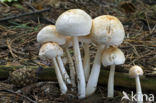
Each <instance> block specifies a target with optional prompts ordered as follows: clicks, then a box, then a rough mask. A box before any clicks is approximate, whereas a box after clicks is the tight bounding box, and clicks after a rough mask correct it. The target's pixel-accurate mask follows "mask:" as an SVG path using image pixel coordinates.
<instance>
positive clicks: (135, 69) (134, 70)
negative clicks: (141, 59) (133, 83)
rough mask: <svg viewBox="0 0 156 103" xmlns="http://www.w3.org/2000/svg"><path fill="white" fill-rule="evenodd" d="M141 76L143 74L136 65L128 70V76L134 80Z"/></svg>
mask: <svg viewBox="0 0 156 103" xmlns="http://www.w3.org/2000/svg"><path fill="white" fill-rule="evenodd" d="M143 74H144V72H143V70H142V68H141V67H140V66H137V65H135V66H132V67H131V68H130V70H129V75H130V76H131V77H133V78H135V77H136V76H141V75H143Z"/></svg>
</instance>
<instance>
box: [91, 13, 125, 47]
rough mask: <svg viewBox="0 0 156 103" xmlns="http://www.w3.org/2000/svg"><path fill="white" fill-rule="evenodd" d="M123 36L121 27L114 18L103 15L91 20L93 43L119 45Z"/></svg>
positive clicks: (123, 32)
mask: <svg viewBox="0 0 156 103" xmlns="http://www.w3.org/2000/svg"><path fill="white" fill-rule="evenodd" d="M124 36H125V31H124V28H123V25H122V24H121V22H120V21H119V20H118V19H117V18H116V17H114V16H110V15H103V16H99V17H96V18H95V19H94V20H93V24H92V32H91V37H92V40H93V41H94V42H95V43H98V44H106V45H120V44H121V43H122V42H123V39H124Z"/></svg>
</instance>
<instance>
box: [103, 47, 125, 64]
mask: <svg viewBox="0 0 156 103" xmlns="http://www.w3.org/2000/svg"><path fill="white" fill-rule="evenodd" d="M124 62H125V56H124V53H123V52H122V51H121V50H120V49H119V48H117V47H109V48H107V49H104V50H103V53H102V64H103V65H104V66H109V65H113V64H115V65H120V64H124Z"/></svg>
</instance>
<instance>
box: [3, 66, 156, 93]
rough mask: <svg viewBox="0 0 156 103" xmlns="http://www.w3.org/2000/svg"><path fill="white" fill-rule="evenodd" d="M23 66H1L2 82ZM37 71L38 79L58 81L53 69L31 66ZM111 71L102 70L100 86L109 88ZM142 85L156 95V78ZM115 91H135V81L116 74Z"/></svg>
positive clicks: (146, 90) (144, 89) (146, 79)
mask: <svg viewBox="0 0 156 103" xmlns="http://www.w3.org/2000/svg"><path fill="white" fill-rule="evenodd" d="M22 67H23V66H4V65H2V66H0V80H4V79H7V78H8V76H9V72H12V71H14V70H16V69H19V68H22ZM29 68H33V69H35V70H36V71H37V77H38V78H39V80H41V81H56V76H55V72H54V69H53V68H50V67H44V68H42V69H39V67H38V66H29ZM108 75H109V71H108V70H104V69H103V68H102V69H101V73H100V77H99V84H102V85H105V86H107V81H108ZM140 79H141V85H142V89H143V92H146V93H147V92H148V93H153V94H156V78H153V77H145V76H143V77H141V78H140ZM114 81H115V89H118V87H119V88H120V89H122V88H125V90H126V89H130V90H135V79H134V78H130V77H129V75H128V73H121V72H116V73H115V80H114Z"/></svg>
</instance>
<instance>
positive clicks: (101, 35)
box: [86, 15, 125, 96]
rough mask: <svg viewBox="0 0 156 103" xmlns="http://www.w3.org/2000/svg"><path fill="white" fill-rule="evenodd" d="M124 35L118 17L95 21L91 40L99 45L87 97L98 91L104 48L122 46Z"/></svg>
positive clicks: (102, 17)
mask: <svg viewBox="0 0 156 103" xmlns="http://www.w3.org/2000/svg"><path fill="white" fill-rule="evenodd" d="M124 35H125V32H124V28H123V25H122V24H121V22H120V21H119V20H118V19H117V18H116V17H114V16H110V15H103V16H99V17H96V18H95V19H93V24H92V32H91V39H92V40H93V42H95V43H96V44H97V52H96V55H95V58H94V62H93V66H92V69H91V73H90V76H89V80H88V83H87V88H86V95H87V96H89V95H91V94H93V93H94V92H95V90H96V87H97V83H98V78H99V74H100V68H101V56H102V51H103V49H104V47H109V46H111V45H113V46H115V45H116V46H118V45H120V44H121V43H122V42H123V39H124Z"/></svg>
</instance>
